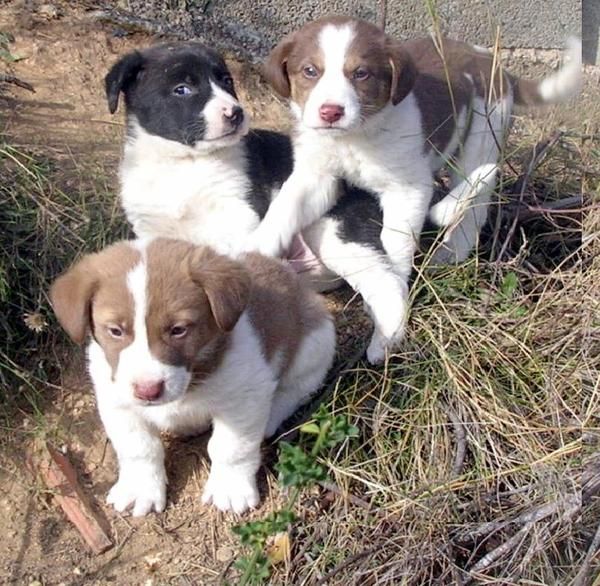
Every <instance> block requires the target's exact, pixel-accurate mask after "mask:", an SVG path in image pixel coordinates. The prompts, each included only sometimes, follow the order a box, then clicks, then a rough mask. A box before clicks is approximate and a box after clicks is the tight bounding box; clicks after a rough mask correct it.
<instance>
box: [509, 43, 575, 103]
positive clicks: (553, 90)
mask: <svg viewBox="0 0 600 586" xmlns="http://www.w3.org/2000/svg"><path fill="white" fill-rule="evenodd" d="M581 70H582V59H581V41H580V40H579V39H576V38H571V39H569V40H568V41H567V51H566V53H565V59H564V61H563V65H562V66H561V68H560V69H559V70H558V71H557V72H556V73H553V74H552V75H549V76H548V77H546V78H544V79H542V80H541V81H540V80H535V81H534V80H530V79H519V78H516V77H512V76H511V77H512V81H513V88H514V92H515V103H516V104H519V105H521V106H539V105H543V104H556V103H558V102H564V101H566V100H568V99H569V98H572V97H573V96H576V95H578V94H579V92H580V90H581V84H582V71H581Z"/></svg>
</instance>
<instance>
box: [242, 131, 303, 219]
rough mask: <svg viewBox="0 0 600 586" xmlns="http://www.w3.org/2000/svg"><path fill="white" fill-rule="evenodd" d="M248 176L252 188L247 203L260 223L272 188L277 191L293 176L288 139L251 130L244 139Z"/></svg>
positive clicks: (290, 146) (277, 133) (292, 159)
mask: <svg viewBox="0 0 600 586" xmlns="http://www.w3.org/2000/svg"><path fill="white" fill-rule="evenodd" d="M244 142H245V146H246V156H247V159H248V166H247V173H248V177H249V178H250V183H251V185H252V192H251V193H250V194H249V197H248V200H249V203H250V205H251V206H252V209H253V210H254V211H255V212H256V213H257V214H258V215H259V217H260V219H261V220H262V219H263V218H264V217H265V214H266V213H267V208H268V207H269V203H270V202H271V198H272V195H273V190H274V189H277V190H278V189H280V188H281V186H282V185H283V183H284V181H285V180H286V179H287V178H288V177H289V176H290V174H291V173H292V168H293V165H294V154H293V151H292V143H291V141H290V139H289V137H288V136H285V135H284V134H281V133H279V132H272V131H270V130H251V131H250V132H249V133H248V135H247V136H246V137H245V138H244Z"/></svg>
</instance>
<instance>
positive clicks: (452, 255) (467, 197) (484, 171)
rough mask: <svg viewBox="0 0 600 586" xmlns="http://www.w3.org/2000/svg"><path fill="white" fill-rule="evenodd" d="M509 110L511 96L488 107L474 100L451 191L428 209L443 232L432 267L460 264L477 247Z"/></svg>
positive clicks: (482, 101) (483, 102)
mask: <svg viewBox="0 0 600 586" xmlns="http://www.w3.org/2000/svg"><path fill="white" fill-rule="evenodd" d="M511 109H512V96H511V95H507V96H505V97H504V98H503V99H501V100H498V101H497V102H494V103H492V104H491V105H488V104H486V102H485V100H483V99H476V100H475V104H474V111H473V122H472V124H471V128H470V130H469V135H468V137H467V140H466V141H465V144H464V145H463V147H462V148H461V150H460V153H459V157H458V161H457V164H456V167H455V168H454V169H453V171H452V177H451V187H452V190H451V192H450V193H449V194H448V195H447V196H446V197H445V198H444V199H442V201H440V202H439V203H437V204H436V205H435V206H433V207H432V208H431V210H429V217H430V219H431V220H432V221H433V222H434V223H435V224H436V225H437V226H438V227H440V228H444V229H445V230H446V231H445V234H444V237H443V240H442V244H441V245H440V246H439V248H438V249H437V250H436V252H435V254H434V256H433V263H434V264H448V263H458V262H462V261H464V260H465V259H466V258H467V257H468V256H469V254H470V252H471V251H472V250H473V248H475V246H476V245H477V240H478V238H479V233H480V231H481V228H482V227H483V225H484V224H485V222H486V220H487V215H488V204H489V202H490V198H491V195H492V193H493V191H494V189H495V187H496V182H497V180H498V174H499V166H498V159H499V157H500V148H501V146H502V144H503V141H504V135H505V133H506V129H507V127H508V121H509V117H510V112H511Z"/></svg>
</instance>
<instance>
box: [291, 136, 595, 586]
mask: <svg viewBox="0 0 600 586" xmlns="http://www.w3.org/2000/svg"><path fill="white" fill-rule="evenodd" d="M542 151H543V152H544V155H545V156H544V158H543V161H542V160H541V159H540V160H538V159H539V157H538V155H539V153H540V152H542ZM512 153H513V157H514V158H511V164H512V169H511V168H507V169H506V170H505V171H506V172H505V177H504V188H503V191H502V197H503V199H504V200H505V201H504V204H505V205H504V206H503V207H502V208H500V209H499V211H498V216H497V218H496V221H495V222H492V227H491V228H490V234H488V237H487V241H486V242H485V243H484V245H483V247H482V248H483V250H482V253H481V254H480V256H479V257H478V258H474V259H472V260H470V261H469V262H467V263H465V264H463V265H462V266H459V267H453V268H449V267H446V268H427V267H426V266H425V267H422V268H421V269H420V270H419V273H418V275H417V278H416V280H415V283H414V285H413V299H414V302H413V311H412V315H411V322H410V328H409V331H408V333H407V336H406V342H405V344H404V348H403V350H402V352H400V353H399V354H398V355H397V356H395V357H394V358H393V359H392V360H391V361H390V362H389V363H388V365H387V367H386V368H385V369H383V370H380V369H371V368H367V367H366V366H364V365H360V366H357V367H356V368H354V369H352V370H350V371H348V372H346V373H345V374H344V375H343V377H342V378H341V379H340V380H339V381H337V384H336V386H335V389H334V392H333V396H332V398H331V401H330V402H331V408H332V409H333V410H337V411H343V412H347V413H348V414H349V416H350V419H351V420H352V421H353V422H354V423H355V424H358V425H359V427H360V429H361V432H362V433H361V440H360V441H355V442H354V443H352V444H351V445H350V447H347V448H346V449H345V450H344V451H342V452H339V453H334V454H331V456H330V461H329V465H330V467H331V470H332V471H333V475H334V478H335V485H334V486H333V487H329V488H330V489H332V490H333V491H334V492H335V493H338V494H343V495H346V496H347V499H346V500H344V499H342V500H340V499H337V501H335V504H333V505H332V504H328V505H325V506H323V505H322V504H321V507H322V508H323V510H322V511H321V515H320V516H318V517H317V518H316V519H315V520H314V521H313V520H312V519H311V517H312V516H314V501H312V500H309V501H307V503H306V510H305V514H306V516H307V519H306V524H307V527H310V529H308V528H303V529H300V530H299V534H298V535H297V537H296V539H297V542H298V543H297V550H298V551H300V552H303V554H302V556H301V558H297V559H296V560H295V561H296V563H292V564H291V565H290V567H289V568H288V572H287V575H286V580H287V583H294V584H315V583H316V584H320V583H325V582H327V583H328V584H343V583H349V584H359V583H368V584H414V585H418V584H446V583H448V584H450V583H451V584H469V583H478V584H479V583H481V584H484V583H489V584H499V583H502V584H516V583H519V584H522V583H525V582H526V583H531V584H578V585H581V584H584V583H586V581H585V580H586V577H587V576H589V575H592V574H593V573H594V571H596V572H597V571H598V569H600V563H599V561H598V559H597V558H594V556H593V554H594V553H596V552H597V550H598V548H599V546H600V530H599V531H598V534H596V531H597V526H598V519H599V518H600V514H599V513H600V500H599V499H598V497H597V494H598V493H599V491H600V433H599V432H600V428H599V419H598V418H599V415H598V413H600V387H599V383H598V380H599V377H598V374H599V366H600V363H599V360H598V349H599V336H598V332H599V331H600V330H599V329H598V325H599V324H598V317H597V316H598V311H597V309H598V307H597V305H598V299H599V293H600V285H599V282H600V264H599V263H600V261H599V260H598V252H600V214H599V213H598V211H597V209H596V207H595V204H596V202H597V199H596V198H597V195H598V177H599V176H600V157H599V153H598V152H597V151H596V150H595V149H594V148H593V147H592V144H591V143H590V142H589V141H588V140H583V141H582V140H581V139H580V138H579V139H578V138H576V137H574V136H572V135H571V136H568V135H564V136H563V135H557V136H554V137H552V136H551V137H550V138H549V139H544V140H542V141H540V143H538V144H537V145H535V146H534V147H532V146H531V144H530V145H529V146H528V147H525V146H524V145H523V143H522V142H521V143H519V144H518V145H517V147H516V148H514V150H513V151H512ZM532 162H533V163H534V164H532ZM582 194H584V196H585V197H584V199H583V201H582V199H581V197H582ZM515 218H516V220H515ZM582 228H583V232H582ZM582 233H583V239H582ZM500 256H501V258H499V257H500ZM594 536H596V537H595V539H594ZM586 556H587V557H586ZM594 564H595V565H594ZM594 568H595V570H594Z"/></svg>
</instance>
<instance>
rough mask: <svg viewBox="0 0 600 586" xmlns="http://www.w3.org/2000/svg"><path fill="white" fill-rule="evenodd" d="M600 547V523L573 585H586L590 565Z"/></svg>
mask: <svg viewBox="0 0 600 586" xmlns="http://www.w3.org/2000/svg"><path fill="white" fill-rule="evenodd" d="M598 548H600V525H598V528H597V529H596V534H595V535H594V539H592V543H590V547H589V548H588V550H587V553H586V554H585V559H584V560H583V564H582V565H581V568H580V569H579V572H577V576H575V580H573V584H572V586H584V584H585V583H586V579H587V576H588V574H589V572H590V566H591V565H592V560H593V559H594V556H595V555H596V552H597V551H598Z"/></svg>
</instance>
